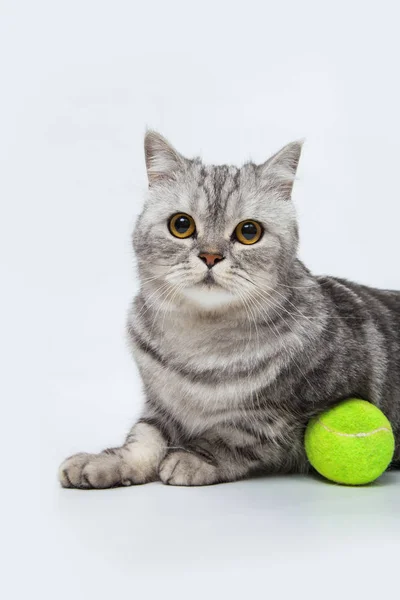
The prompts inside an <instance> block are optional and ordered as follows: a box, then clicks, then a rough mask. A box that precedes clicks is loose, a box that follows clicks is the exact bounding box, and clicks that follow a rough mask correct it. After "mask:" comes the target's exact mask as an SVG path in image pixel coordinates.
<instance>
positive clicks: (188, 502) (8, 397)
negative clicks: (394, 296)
mask: <svg viewBox="0 0 400 600" xmlns="http://www.w3.org/2000/svg"><path fill="white" fill-rule="evenodd" d="M397 4H398V3H397V2H395V1H392V2H387V1H381V2H379V3H377V2H368V1H367V0H364V1H353V2H352V1H351V0H347V1H346V2H343V1H341V0H337V1H336V2H329V3H328V2H321V0H319V1H309V0H302V1H296V0H293V1H288V0H287V1H285V0H281V1H277V0H275V1H274V2H271V1H270V0H263V1H260V2H255V1H251V0H248V1H247V2H237V1H236V0H230V1H229V2H218V1H216V0H214V1H213V2H211V1H209V0H201V2H190V0H186V1H183V2H182V1H177V0H168V1H162V0H153V1H152V2H146V1H145V0H142V1H141V2H137V1H135V0H130V1H128V0H126V1H119V0H113V1H111V0H110V1H108V2H104V1H101V0H97V1H92V2H91V1H88V0H79V1H77V0H69V1H68V2H62V1H58V2H55V1H54V0H53V1H51V0H48V1H45V0H35V2H31V1H28V0H19V1H18V0H13V1H11V0H2V1H1V2H0V61H1V79H0V86H1V91H0V109H1V110H0V160H1V165H0V202H1V217H0V229H1V231H0V245H1V247H0V266H1V305H2V309H1V313H0V319H1V323H0V325H1V337H0V340H1V341H0V345H1V359H2V360H1V365H2V369H1V371H2V374H1V387H2V391H1V396H0V397H1V406H2V410H1V419H0V427H1V442H2V446H4V447H3V450H2V470H1V483H2V484H3V485H2V488H3V491H2V495H1V501H2V502H3V504H4V509H3V510H2V511H1V514H2V515H3V518H4V521H5V523H4V526H3V528H2V533H1V538H2V541H3V542H4V558H3V559H2V564H3V566H6V569H5V571H6V573H5V576H3V578H2V582H1V583H0V587H2V588H3V589H2V590H1V592H0V593H1V594H2V595H4V597H6V598H18V599H19V598H26V597H30V598H42V599H45V600H47V598H57V599H64V598H68V599H70V598H76V599H81V598H99V599H102V598H110V597H112V598H118V596H121V597H122V595H124V597H127V596H126V594H129V597H138V596H140V597H143V598H153V597H154V598H155V597H159V596H161V595H162V596H164V597H168V598H169V597H171V598H172V597H173V598H181V597H182V598H197V597H199V598H216V597H221V598H225V597H234V598H236V597H237V598H242V597H243V596H244V595H245V594H246V595H249V594H252V595H253V594H257V595H261V597H266V598H289V597H290V598H291V597H293V596H294V595H296V597H306V596H307V597H308V598H311V597H312V598H314V597H315V598H319V597H324V598H326V597H329V598H330V597H331V595H332V596H336V597H337V596H339V595H340V596H341V597H342V598H347V597H350V595H353V596H354V595H355V596H356V597H358V595H361V594H362V596H363V598H367V597H368V598H369V597H371V598H372V597H375V598H376V596H377V595H380V596H383V595H384V593H385V592H387V591H389V590H391V589H392V588H393V587H394V586H395V585H396V587H398V574H397V570H396V568H395V565H398V557H399V537H400V536H399V516H398V515H399V510H400V501H399V498H400V487H399V484H400V480H399V477H398V476H397V475H395V474H387V475H386V476H384V477H383V478H382V479H381V481H380V482H379V483H378V484H376V485H374V486H371V487H369V488H363V489H352V488H341V487H337V486H333V485H329V484H325V483H323V482H321V481H320V480H316V479H312V478H302V477H291V478H290V477H286V478H272V479H267V478H263V479H258V480H255V481H251V482H240V483H236V484H229V485H225V486H216V487H211V488H202V489H179V488H168V487H163V486H161V485H160V484H152V485H149V486H142V487H138V488H129V489H120V490H110V491H104V492H103V491H101V492H87V493H86V492H80V491H73V490H72V491H71V490H61V489H59V487H58V484H57V481H56V471H57V466H58V464H59V462H60V461H61V460H62V459H63V458H64V457H65V456H66V455H69V454H72V453H74V452H76V451H82V450H86V451H97V450H100V449H102V448H103V447H106V446H110V445H117V444H118V443H120V442H121V441H122V440H123V437H124V435H125V433H126V431H127V430H128V428H129V427H130V425H131V423H132V421H133V419H134V416H135V415H136V414H137V412H138V410H139V408H140V403H141V401H142V397H141V391H140V382H139V380H138V377H137V372H136V369H135V367H134V366H133V364H132V362H131V359H130V357H129V354H128V351H127V348H126V341H125V338H124V323H125V315H126V311H127V307H128V304H129V302H130V300H131V297H132V295H133V293H134V290H135V288H136V283H135V274H134V263H133V256H132V252H131V246H130V233H131V229H132V226H133V223H134V219H135V216H136V215H137V214H138V212H139V211H140V206H141V198H142V194H143V191H144V190H145V188H146V176H145V168H144V160H143V151H142V144H143V133H144V130H145V127H146V126H151V127H154V128H158V129H159V130H160V131H161V132H162V133H163V134H164V135H166V136H167V137H169V138H170V139H171V141H172V142H173V143H174V144H175V145H176V146H177V148H178V149H179V150H180V151H181V152H183V153H185V154H187V155H188V156H192V155H195V154H199V153H201V154H202V155H203V157H204V159H205V160H207V161H212V162H228V163H229V162H232V163H240V162H243V161H245V160H247V159H248V158H249V157H251V158H253V159H254V160H258V161H260V162H261V161H263V160H265V159H266V158H267V157H268V156H269V155H270V154H271V153H273V152H274V151H276V150H277V149H278V148H280V147H281V146H282V145H284V144H285V143H287V142H289V141H291V140H293V139H297V138H300V137H305V138H306V145H305V148H304V154H303V157H302V159H301V166H300V169H299V181H298V183H297V184H296V187H295V191H294V201H295V203H296V205H297V207H298V211H299V217H300V225H301V236H302V237H301V240H302V241H301V256H302V258H303V259H304V260H305V261H306V263H307V264H308V266H309V267H310V268H311V269H312V270H313V271H314V272H319V273H324V272H328V273H332V274H337V275H341V276H345V277H349V278H352V279H355V280H358V281H361V282H364V283H367V284H372V285H376V286H382V287H393V288H400V271H399V267H398V257H399V248H400V241H399V238H398V223H399V216H400V208H399V206H400V197H399V192H398V183H397V182H398V173H399V163H400V142H399V140H400V116H399V114H400V111H399V106H400V85H399V55H400V41H399V40H400V37H399V33H398V23H399V16H400V15H399V9H398V8H397ZM396 483H397V485H396ZM396 581H397V583H395V582H396ZM395 593H396V592H395ZM346 594H348V596H347V595H346Z"/></svg>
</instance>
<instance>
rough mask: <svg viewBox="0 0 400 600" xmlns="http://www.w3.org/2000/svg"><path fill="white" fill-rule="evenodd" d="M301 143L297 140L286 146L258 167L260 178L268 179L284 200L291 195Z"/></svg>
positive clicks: (301, 141)
mask: <svg viewBox="0 0 400 600" xmlns="http://www.w3.org/2000/svg"><path fill="white" fill-rule="evenodd" d="M303 142H304V140H298V141H296V142H292V143H290V144H287V146H284V147H283V148H282V149H281V150H279V152H277V153H276V154H274V155H273V156H271V158H269V159H268V160H267V161H266V162H265V163H263V164H262V165H260V166H259V170H260V173H261V176H262V177H265V179H268V181H269V183H270V184H271V183H272V185H273V186H274V187H275V188H276V189H277V190H278V191H279V192H280V193H281V194H282V197H283V198H284V199H286V200H288V199H289V198H290V196H291V193H292V188H293V183H294V180H295V178H296V171H297V167H298V164H299V160H300V154H301V149H302V147H303Z"/></svg>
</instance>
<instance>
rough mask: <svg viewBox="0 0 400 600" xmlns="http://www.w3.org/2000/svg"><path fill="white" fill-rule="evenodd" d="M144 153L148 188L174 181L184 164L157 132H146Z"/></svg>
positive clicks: (181, 158)
mask: <svg viewBox="0 0 400 600" xmlns="http://www.w3.org/2000/svg"><path fill="white" fill-rule="evenodd" d="M144 153H145V158H146V167H147V177H148V180H149V186H152V185H154V184H156V183H158V182H161V181H165V180H170V179H174V176H175V175H176V173H177V172H178V171H181V170H182V169H183V168H184V165H185V162H186V159H185V158H184V157H183V156H182V155H181V154H179V152H178V151H177V150H175V148H174V147H173V146H171V144H170V143H169V142H168V141H167V140H166V139H165V138H164V137H163V136H162V135H161V134H159V133H157V131H151V130H148V131H147V132H146V135H145V138H144Z"/></svg>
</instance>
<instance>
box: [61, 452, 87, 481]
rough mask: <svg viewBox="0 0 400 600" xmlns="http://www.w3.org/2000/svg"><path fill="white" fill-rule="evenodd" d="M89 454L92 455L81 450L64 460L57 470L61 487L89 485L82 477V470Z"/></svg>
mask: <svg viewBox="0 0 400 600" xmlns="http://www.w3.org/2000/svg"><path fill="white" fill-rule="evenodd" d="M91 456H93V455H91V454H87V453H85V452H81V453H80V454H74V456H70V457H69V458H67V459H66V460H64V462H63V463H62V464H61V466H60V468H59V471H58V478H59V481H60V483H61V485H62V487H64V488H84V489H85V488H88V487H89V485H88V484H87V482H86V481H85V480H84V479H83V478H82V471H83V469H84V467H85V465H86V464H87V462H88V461H89V460H90V457H91Z"/></svg>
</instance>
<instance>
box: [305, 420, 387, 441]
mask: <svg viewBox="0 0 400 600" xmlns="http://www.w3.org/2000/svg"><path fill="white" fill-rule="evenodd" d="M317 421H318V423H319V424H320V425H322V427H323V428H324V429H326V431H329V433H334V434H336V435H341V436H342V437H350V438H356V437H369V436H370V435H374V433H378V432H379V431H387V432H388V433H391V430H390V429H389V428H388V427H378V429H373V430H372V431H367V432H364V431H360V432H359V433H342V432H341V431H335V430H334V429H331V428H330V427H328V425H325V423H323V422H322V421H320V420H319V419H317Z"/></svg>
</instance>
